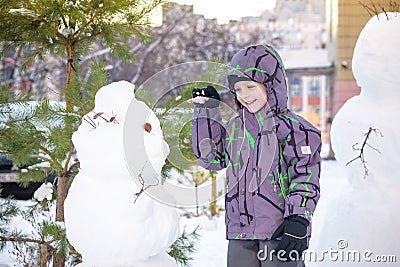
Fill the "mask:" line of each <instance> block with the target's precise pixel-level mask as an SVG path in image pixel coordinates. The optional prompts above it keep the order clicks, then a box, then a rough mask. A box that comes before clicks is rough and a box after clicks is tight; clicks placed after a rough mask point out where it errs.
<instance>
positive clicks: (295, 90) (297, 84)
mask: <svg viewBox="0 0 400 267" xmlns="http://www.w3.org/2000/svg"><path fill="white" fill-rule="evenodd" d="M290 89H291V93H292V96H301V94H302V92H301V81H300V79H299V78H297V77H296V78H294V79H293V80H292V83H291V84H290Z"/></svg>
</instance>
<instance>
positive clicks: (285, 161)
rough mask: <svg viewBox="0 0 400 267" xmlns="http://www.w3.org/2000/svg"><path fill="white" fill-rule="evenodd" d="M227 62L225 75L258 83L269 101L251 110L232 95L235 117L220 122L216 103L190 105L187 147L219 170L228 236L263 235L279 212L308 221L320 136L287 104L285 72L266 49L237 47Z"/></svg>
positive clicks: (276, 222)
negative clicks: (192, 111)
mask: <svg viewBox="0 0 400 267" xmlns="http://www.w3.org/2000/svg"><path fill="white" fill-rule="evenodd" d="M230 67H231V69H230V71H229V74H230V75H239V76H243V77H248V78H250V79H251V80H253V81H256V82H260V83H263V84H264V85H265V86H266V88H267V95H268V102H267V104H266V105H265V106H264V107H263V108H262V109H261V110H260V111H258V112H256V113H254V114H253V113H250V112H249V111H248V110H247V109H246V108H243V107H242V106H241V105H240V103H239V102H238V101H237V100H236V96H235V102H236V106H237V111H238V116H236V117H234V118H232V119H231V120H229V121H228V122H227V123H226V124H222V123H221V115H220V113H219V108H218V107H216V108H205V107H196V108H195V114H194V119H193V123H192V144H193V151H194V154H195V156H196V158H197V161H198V163H199V164H200V165H201V166H202V167H204V168H206V169H209V170H221V169H223V168H226V179H227V193H226V199H225V207H226V218H225V219H226V237H227V239H259V240H264V239H269V238H270V237H271V235H272V234H273V233H274V231H275V230H276V228H277V227H278V226H279V225H280V224H281V223H282V221H283V218H284V217H287V216H289V215H293V214H300V215H304V216H305V217H306V218H310V217H311V215H312V214H313V212H314V210H315V207H316V204H317V202H318V199H319V194H320V189H319V177H320V171H321V157H320V150H321V134H320V131H319V130H317V129H316V128H315V127H314V126H312V125H311V124H310V123H309V122H308V121H306V120H305V119H303V118H302V117H300V116H298V115H296V114H294V113H292V112H291V111H290V110H289V109H287V84H286V79H285V70H284V66H283V63H282V60H281V58H280V56H279V55H278V53H277V52H276V51H275V50H274V49H273V48H271V47H270V46H267V45H258V46H251V47H247V48H244V49H242V50H240V51H239V52H238V53H236V54H235V55H234V57H233V58H232V60H231V62H230ZM308 233H309V235H310V234H311V227H310V226H309V229H308Z"/></svg>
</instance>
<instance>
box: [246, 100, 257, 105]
mask: <svg viewBox="0 0 400 267" xmlns="http://www.w3.org/2000/svg"><path fill="white" fill-rule="evenodd" d="M256 101H257V100H253V101H249V102H245V103H246V105H251V104H253V103H254V102H256Z"/></svg>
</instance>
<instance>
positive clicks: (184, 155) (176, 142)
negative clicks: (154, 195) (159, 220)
mask: <svg viewBox="0 0 400 267" xmlns="http://www.w3.org/2000/svg"><path fill="white" fill-rule="evenodd" d="M226 73H227V67H226V65H224V64H222V63H221V62H220V60H219V59H212V60H211V61H210V64H209V65H208V69H207V70H206V71H205V73H204V75H201V76H202V77H201V78H200V79H198V78H196V79H194V80H196V81H197V82H193V83H189V84H187V85H185V86H182V87H181V88H180V90H179V95H173V94H170V95H167V96H166V97H165V99H161V100H159V102H161V103H162V104H161V105H160V106H161V108H160V109H159V110H160V111H159V112H158V113H157V116H158V118H159V119H160V123H161V127H162V129H163V133H164V137H165V140H166V142H167V143H168V144H169V147H170V154H169V155H168V158H167V164H166V165H165V166H164V167H163V172H162V175H163V177H164V178H165V179H168V178H170V177H169V170H171V169H172V168H173V169H175V170H176V171H177V172H178V173H179V174H180V175H181V177H182V178H184V179H185V180H186V181H187V182H189V183H190V184H191V185H192V186H194V187H195V192H196V196H195V197H196V216H198V215H199V211H198V210H199V205H198V202H197V199H198V198H197V189H198V186H200V185H202V184H203V183H205V182H207V181H209V180H210V179H211V192H210V194H211V203H210V206H209V209H210V215H211V217H213V216H215V215H217V213H218V209H217V204H216V199H217V197H218V192H217V188H216V172H215V171H208V170H205V169H202V168H201V167H200V166H199V165H198V163H197V161H196V158H195V156H194V153H193V149H192V124H191V122H192V117H193V105H192V104H190V105H189V104H186V105H185V103H186V100H188V99H190V98H192V90H193V89H194V88H203V87H207V86H208V85H213V86H214V87H215V88H216V89H217V90H220V89H221V87H222V86H221V85H220V84H221V79H222V77H224V76H226ZM140 93H141V92H140ZM137 96H138V97H140V98H142V99H143V100H144V101H145V102H147V103H148V105H150V106H152V103H154V102H152V101H154V100H153V99H151V98H149V96H147V95H145V93H142V94H138V95H137ZM156 104H158V103H156ZM153 106H154V104H153ZM182 122H184V124H183V125H182ZM177 129H178V130H179V131H177ZM188 170H189V171H188Z"/></svg>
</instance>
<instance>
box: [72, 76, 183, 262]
mask: <svg viewBox="0 0 400 267" xmlns="http://www.w3.org/2000/svg"><path fill="white" fill-rule="evenodd" d="M133 88H134V87H133V85H132V84H129V83H127V82H118V83H112V84H110V85H108V86H106V87H103V88H101V89H100V90H99V92H98V93H97V95H96V103H95V104H96V105H95V108H94V112H91V113H89V114H88V115H87V116H86V117H85V118H86V119H87V120H89V119H88V116H89V117H91V120H92V121H93V122H95V127H96V128H94V127H93V123H92V122H90V123H89V122H87V121H85V120H83V121H82V124H81V126H80V127H79V129H78V131H76V132H75V133H74V135H73V142H74V145H75V147H76V150H77V155H78V158H79V160H80V171H79V174H78V175H77V176H76V177H75V179H74V181H73V183H72V185H71V188H70V190H69V192H68V197H67V199H66V202H65V224H66V231H67V238H68V240H69V241H70V243H71V244H72V245H73V246H74V247H75V249H76V250H77V251H78V252H79V253H81V254H82V259H83V262H82V264H81V265H80V266H135V267H136V266H138V267H139V266H176V263H175V261H174V260H173V259H172V258H171V257H169V255H168V254H167V252H166V251H167V249H168V248H169V246H170V245H171V244H172V243H173V242H174V241H175V240H176V238H177V235H178V233H179V230H178V216H177V213H176V211H175V209H174V208H171V207H169V206H166V205H164V204H161V203H159V202H157V201H155V200H154V199H152V198H150V197H149V196H148V195H147V194H146V193H144V192H142V193H140V192H141V191H142V189H143V188H142V186H141V185H140V184H138V183H137V182H136V181H135V179H133V178H132V176H131V174H130V172H129V170H128V168H127V166H126V163H125V159H124V151H123V128H124V123H125V122H124V119H125V114H126V111H127V109H128V106H129V105H130V103H131V101H132V103H133V104H136V103H139V102H140V101H137V100H136V99H135V98H134V95H133ZM140 104H141V105H142V106H143V105H144V104H143V103H140ZM146 107H147V106H146ZM148 111H149V112H151V111H150V110H149V109H148ZM98 112H104V114H102V117H103V118H105V119H106V120H109V121H110V122H106V120H104V119H103V118H100V117H99V116H98V117H95V115H96V113H98ZM115 115H116V116H115ZM140 115H141V114H138V116H140ZM142 115H144V114H142ZM114 116H115V117H114ZM111 117H114V119H113V120H112V121H111ZM154 117H155V116H152V118H153V120H152V122H151V123H152V124H153V125H152V127H153V129H156V130H157V133H161V129H160V126H159V122H158V120H157V121H154ZM89 121H90V120H89ZM137 131H145V130H144V128H143V127H142V128H140V129H137ZM132 138H135V137H134V136H133V137H132ZM147 138H150V137H149V136H148V137H147ZM151 138H153V139H154V142H155V143H160V142H163V139H162V138H163V137H162V134H154V133H153V136H152V137H151ZM159 139H160V140H159ZM132 149H135V148H132ZM153 150H154V149H153ZM160 150H161V148H160ZM160 150H159V151H160ZM164 150H165V149H164ZM137 153H138V154H140V153H146V151H137ZM159 154H162V151H161V152H159ZM157 157H160V155H157ZM138 193H140V194H138Z"/></svg>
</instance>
